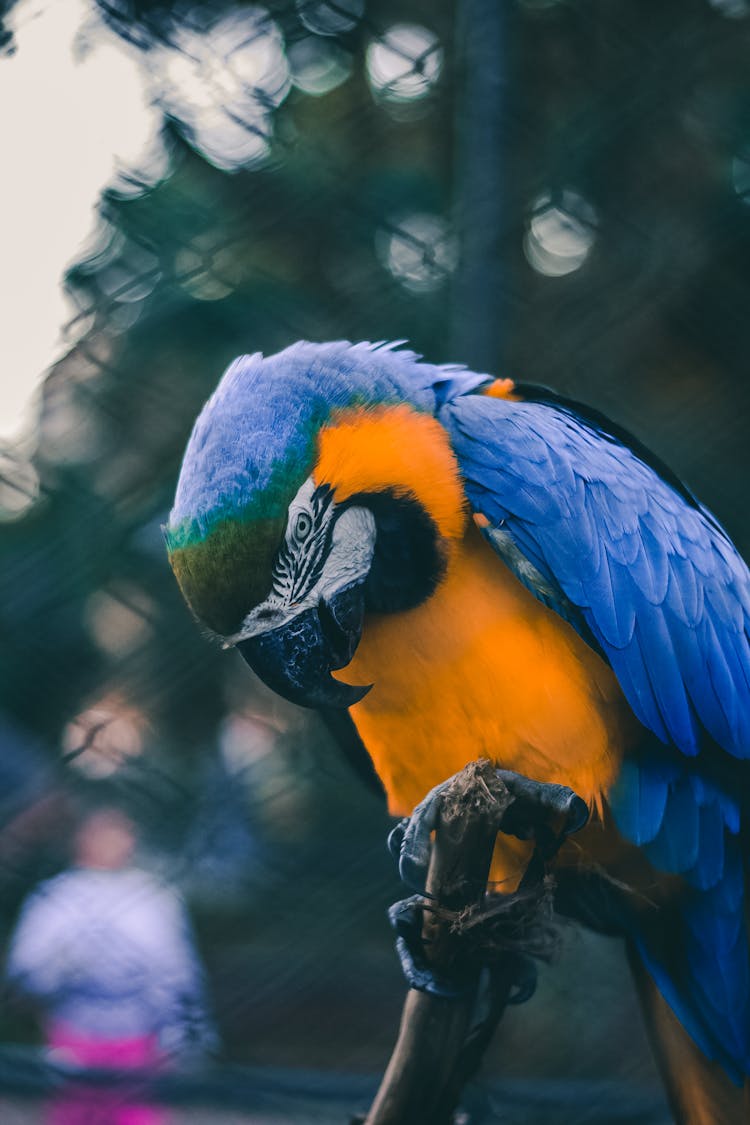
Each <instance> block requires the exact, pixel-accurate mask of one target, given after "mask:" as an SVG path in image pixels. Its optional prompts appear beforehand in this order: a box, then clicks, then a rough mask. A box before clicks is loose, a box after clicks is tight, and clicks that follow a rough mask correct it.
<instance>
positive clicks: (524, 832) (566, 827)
mask: <svg viewBox="0 0 750 1125" xmlns="http://www.w3.org/2000/svg"><path fill="white" fill-rule="evenodd" d="M497 774H498V776H499V778H500V780H501V781H502V782H503V784H504V785H505V786H506V788H507V789H508V792H509V793H510V795H511V797H512V798H513V800H512V801H511V803H510V804H509V806H508V808H507V809H506V811H505V813H504V815H503V819H502V821H501V822H500V828H499V831H500V832H504V833H506V834H507V835H509V836H516V837H518V839H520V840H531V839H533V840H534V841H535V845H536V848H535V857H536V858H537V859H539V860H541V862H542V863H543V864H544V863H548V862H549V861H550V860H551V859H553V858H554V856H555V855H556V853H557V851H558V850H559V848H560V847H561V845H562V844H563V843H564V842H565V840H566V839H567V838H568V836H570V835H571V834H572V833H574V832H578V831H580V829H581V828H583V827H584V825H585V824H586V823H587V821H588V818H589V810H588V806H587V804H586V802H585V801H584V800H583V799H582V798H581V797H579V796H578V794H577V793H574V792H573V790H572V789H569V788H568V786H567V785H553V784H550V783H545V782H541V781H532V780H531V779H530V778H528V777H524V776H523V775H522V774H519V773H514V772H513V771H512V770H501V769H498V770H497ZM452 782H453V779H452V778H449V780H448V781H444V782H442V783H441V784H440V785H436V786H435V788H434V789H431V790H430V792H429V793H428V794H427V796H426V797H425V798H424V799H423V800H422V801H420V803H419V804H418V805H417V807H416V808H415V810H414V812H413V813H412V815H411V816H410V817H405V818H404V819H403V820H401V821H399V823H398V824H397V825H396V827H395V828H394V829H393V830H392V831H391V833H390V835H389V836H388V848H389V850H390V852H391V855H392V856H393V858H394V859H395V860H396V862H397V863H398V871H399V875H400V877H401V881H402V882H403V883H405V884H406V886H407V887H409V888H410V889H411V890H413V891H416V892H417V894H419V895H423V896H425V897H429V896H428V895H425V883H426V881H427V870H428V867H429V864H430V837H431V835H432V833H433V832H434V830H435V828H436V827H437V822H438V817H439V813H440V801H441V797H442V794H443V793H444V792H445V790H446V789H447V788H448V787H449V786H450V785H451V784H452Z"/></svg>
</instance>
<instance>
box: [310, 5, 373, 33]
mask: <svg viewBox="0 0 750 1125" xmlns="http://www.w3.org/2000/svg"><path fill="white" fill-rule="evenodd" d="M296 7H297V15H298V16H299V18H300V20H301V21H302V23H303V24H304V25H305V27H306V28H307V30H308V31H312V32H314V33H315V34H316V35H343V34H344V32H346V31H351V30H352V29H353V28H355V27H356V26H357V24H358V23H359V21H360V20H361V19H362V16H363V15H364V13H365V0H297V4H296Z"/></svg>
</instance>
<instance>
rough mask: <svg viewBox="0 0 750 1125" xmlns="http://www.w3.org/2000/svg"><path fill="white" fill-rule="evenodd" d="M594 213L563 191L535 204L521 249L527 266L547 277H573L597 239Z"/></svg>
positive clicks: (545, 197)
mask: <svg viewBox="0 0 750 1125" xmlns="http://www.w3.org/2000/svg"><path fill="white" fill-rule="evenodd" d="M596 221H597V216H596V211H595V210H594V208H593V207H592V206H591V204H590V203H587V201H586V200H585V199H584V198H583V197H582V196H580V195H578V193H577V192H574V191H571V190H565V191H563V192H562V194H561V195H560V196H559V198H558V197H555V199H554V200H553V197H552V196H551V195H550V194H545V195H541V196H539V198H538V199H537V200H536V201H535V203H534V206H533V209H532V213H531V218H530V220H529V224H528V230H527V232H526V235H525V236H524V241H523V249H524V253H525V255H526V259H527V261H528V262H529V265H531V266H532V267H533V269H535V270H536V271H537V272H538V273H543V274H545V275H546V276H547V277H563V276H564V275H565V274H568V273H573V271H574V270H577V269H579V267H580V266H582V265H583V263H584V262H585V261H586V258H587V257H588V255H589V253H590V251H591V248H592V246H593V245H594V241H595V239H596Z"/></svg>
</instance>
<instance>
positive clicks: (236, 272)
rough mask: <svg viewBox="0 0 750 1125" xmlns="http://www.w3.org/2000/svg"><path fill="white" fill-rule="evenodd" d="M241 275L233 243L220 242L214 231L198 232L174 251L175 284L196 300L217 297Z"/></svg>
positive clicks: (216, 298)
mask: <svg viewBox="0 0 750 1125" xmlns="http://www.w3.org/2000/svg"><path fill="white" fill-rule="evenodd" d="M242 276H243V266H242V260H241V257H240V256H239V255H238V254H237V250H236V246H235V247H234V248H233V246H232V245H231V244H229V245H228V244H227V243H226V242H222V241H221V240H220V239H219V238H218V237H217V235H216V233H215V232H209V233H208V234H203V235H198V237H197V238H194V239H192V241H191V242H190V244H189V245H188V246H185V247H184V248H183V249H181V250H179V251H178V252H177V255H176V258H175V277H176V279H177V281H178V283H179V285H180V286H181V287H182V288H183V289H184V290H185V291H186V292H187V293H189V294H190V296H191V297H195V298H196V300H198V301H220V300H221V299H222V298H223V297H227V296H228V295H229V294H230V293H231V292H232V290H233V289H234V288H235V287H236V286H237V285H238V284H239V282H240V281H241V280H242Z"/></svg>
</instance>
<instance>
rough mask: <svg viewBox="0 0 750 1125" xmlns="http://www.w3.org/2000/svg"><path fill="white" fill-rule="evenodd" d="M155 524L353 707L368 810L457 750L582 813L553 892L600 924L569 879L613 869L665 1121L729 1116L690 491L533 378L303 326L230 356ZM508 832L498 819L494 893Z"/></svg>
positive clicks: (435, 772)
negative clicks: (562, 791)
mask: <svg viewBox="0 0 750 1125" xmlns="http://www.w3.org/2000/svg"><path fill="white" fill-rule="evenodd" d="M166 535H167V542H168V548H169V553H170V559H171V564H172V567H173V569H174V572H175V574H176V576H177V580H178V582H179V584H180V587H181V589H182V591H183V594H184V596H185V598H186V600H187V602H188V604H189V605H190V607H191V609H192V611H193V612H194V614H195V616H196V617H197V618H198V619H199V621H200V622H201V623H202V624H203V625H204V626H206V627H208V629H210V630H211V631H212V632H213V633H215V634H216V635H217V636H218V637H219V638H220V639H221V641H222V642H223V643H224V644H225V645H230V646H236V647H237V648H238V649H239V651H240V652H241V653H242V655H243V656H244V657H245V659H246V660H247V662H248V663H249V664H250V666H251V667H252V668H253V669H254V670H255V671H256V672H257V673H258V675H259V676H260V677H261V679H263V680H264V681H265V682H266V683H267V684H268V685H270V687H271V688H273V689H274V690H275V691H277V692H278V693H279V694H281V695H283V696H285V697H286V698H287V699H290V700H292V701H294V702H296V703H301V704H303V705H307V706H312V707H316V708H320V709H330V708H342V709H346V708H348V709H349V714H350V715H351V719H352V720H353V723H354V726H355V727H356V732H357V734H358V736H359V739H360V740H361V743H362V744H364V747H365V748H366V750H367V752H368V754H369V757H370V759H371V761H372V764H373V765H374V769H375V771H376V773H377V776H378V777H379V779H380V781H381V782H382V786H383V787H384V789H385V792H386V794H387V798H388V805H389V809H390V811H391V812H392V813H394V814H396V815H400V816H409V815H410V814H411V813H412V811H413V810H414V808H415V806H416V805H417V804H418V803H419V802H420V801H421V799H422V798H423V797H424V795H425V793H427V792H428V791H429V790H431V789H432V788H433V787H435V786H437V785H439V783H441V782H444V781H445V779H446V778H448V777H449V776H450V775H452V774H454V773H456V772H457V771H458V770H460V769H461V768H462V767H463V766H464V765H465V764H466V763H467V762H469V761H471V760H474V759H476V758H479V757H487V758H490V759H491V760H492V761H494V762H495V763H497V765H498V767H499V768H502V769H503V770H505V771H509V775H510V774H513V775H518V776H520V777H523V778H529V779H532V780H533V781H535V782H538V783H541V786H540V789H542V790H543V789H544V787H545V786H548V787H552V789H554V788H555V787H559V786H565V787H567V789H566V792H567V791H570V790H572V791H573V793H574V794H577V795H578V797H580V798H581V799H582V800H583V801H585V802H586V805H587V806H588V809H589V810H590V812H591V816H590V818H589V822H588V824H587V825H586V827H585V828H582V830H581V831H579V832H578V833H577V834H576V836H575V845H574V844H573V841H572V840H570V841H568V842H567V843H566V844H565V845H564V846H563V847H562V848H561V850H560V852H559V854H558V856H557V859H556V866H557V869H558V870H559V872H560V873H561V882H560V885H561V886H562V887H564V888H565V896H564V897H565V900H566V901H565V903H564V904H563V906H562V908H563V909H566V910H567V912H568V913H571V914H573V915H574V916H579V917H581V918H583V919H585V920H586V921H588V922H589V923H590V924H593V925H597V924H599V926H600V928H601V929H603V930H607V929H612V928H613V923H612V920H611V918H602V919H600V920H599V922H598V921H597V907H596V903H595V902H593V904H592V896H591V895H590V894H588V897H587V895H586V893H584V892H583V891H582V892H581V894H580V896H579V898H578V899H577V891H576V887H577V886H579V885H580V887H581V888H586V887H589V889H590V885H591V884H590V879H589V876H590V875H591V874H592V873H593V872H595V871H605V872H607V873H608V874H609V875H610V876H613V877H614V878H613V879H612V880H611V884H612V885H620V884H622V883H626V884H628V885H629V886H630V887H631V888H632V893H630V894H629V895H626V896H625V898H626V899H627V903H626V905H625V906H624V907H623V909H622V911H621V917H622V932H623V933H625V935H626V936H627V938H628V941H629V948H630V954H631V960H632V963H633V966H634V970H635V973H636V979H637V982H638V987H639V991H640V993H641V996H642V1000H643V1003H644V1010H645V1012H646V1016H647V1020H648V1023H649V1026H650V1029H651V1031H652V1033H653V1038H654V1042H655V1043H656V1045H657V1050H658V1053H659V1056H660V1061H661V1065H662V1069H663V1072H664V1074H665V1077H666V1080H667V1083H668V1088H669V1091H670V1094H671V1097H672V1100H673V1104H674V1106H675V1107H676V1112H677V1114H678V1116H679V1119H680V1120H682V1121H691V1122H692V1121H696V1122H709V1121H710V1122H712V1123H715V1122H721V1121H724V1120H727V1121H730V1120H731V1121H736V1120H739V1119H740V1118H739V1117H737V1116H736V1114H737V1113H740V1114H741V1113H742V1110H741V1109H739V1108H738V1107H739V1106H740V1105H741V1104H742V1103H741V1093H736V1092H735V1091H737V1090H739V1087H741V1085H742V1083H743V1081H744V1078H745V1076H746V1075H747V1074H748V1072H749V1071H750V978H749V975H748V973H749V968H750V965H749V959H748V931H747V921H746V898H745V880H746V874H747V869H748V848H749V846H750V844H749V841H748V836H747V830H748V825H749V824H750V820H749V819H748V815H747V812H748V795H749V793H750V790H748V767H747V759H748V757H750V643H749V632H750V575H749V574H748V570H747V568H746V566H745V564H744V563H743V561H742V559H741V558H740V556H739V555H738V553H737V551H736V549H735V548H734V546H733V545H732V543H731V541H730V540H729V538H728V536H727V534H726V532H725V531H724V529H723V528H722V527H721V525H720V524H719V523H718V522H717V520H716V519H715V518H714V516H713V515H712V514H711V513H710V512H709V511H707V510H706V508H704V507H703V506H702V505H701V504H700V503H699V502H698V501H697V500H696V499H695V498H694V497H693V495H692V494H691V493H690V492H689V491H688V490H687V488H686V487H685V486H684V485H683V484H682V483H681V482H680V481H679V480H678V479H677V478H676V477H675V476H674V475H673V474H672V473H671V472H670V471H669V470H668V469H667V468H666V467H665V466H664V465H663V464H662V463H661V462H660V461H658V460H657V458H655V457H654V456H653V455H652V454H651V453H650V452H649V451H648V450H646V449H645V448H644V447H643V446H642V445H641V444H640V443H639V442H638V441H637V440H636V439H634V438H633V437H632V436H631V435H629V434H627V433H625V432H624V431H623V430H621V429H620V428H619V427H617V426H616V425H614V424H613V423H611V422H610V421H609V420H607V419H606V418H604V417H603V416H601V415H599V414H597V413H596V412H594V411H592V410H590V409H587V408H585V407H583V406H581V405H580V404H577V403H573V402H571V401H569V400H566V399H563V398H561V397H559V396H557V395H556V394H554V393H552V392H551V391H549V390H546V389H543V388H539V387H536V386H531V385H525V384H519V383H513V382H512V381H511V380H509V379H493V378H491V377H489V376H486V375H482V374H475V373H474V372H471V371H468V370H465V369H464V368H461V367H456V366H442V367H441V366H433V365H431V364H428V363H424V362H421V361H420V357H418V356H416V355H414V354H413V353H412V352H409V351H406V350H399V346H398V345H371V344H357V345H351V344H349V343H346V342H344V343H331V344H312V343H299V344H295V345H294V346H292V347H290V348H287V349H286V350H285V351H282V352H280V353H279V354H278V355H275V356H270V357H267V358H264V357H263V356H261V355H253V356H242V357H240V358H239V359H237V360H235V362H234V363H233V364H232V365H231V366H230V367H229V369H228V370H227V372H226V374H225V375H224V377H223V378H222V380H221V382H220V384H219V386H218V388H217V390H216V391H215V393H214V395H213V396H212V398H211V399H210V400H209V401H208V403H207V404H206V406H205V407H204V409H203V412H202V413H201V415H200V417H199V419H198V421H197V422H196V425H195V428H194V430H193V434H192V436H191V438H190V442H189V444H188V447H187V451H186V453H185V458H184V462H183V466H182V471H181V475H180V480H179V484H178V487H177V495H176V498H175V503H174V508H173V510H172V513H171V515H170V519H169V525H168V528H167V532H166ZM333 673H335V675H333ZM370 685H372V686H371V687H370ZM552 789H551V790H550V791H552ZM556 791H557V790H556ZM416 835H418V833H417V834H416ZM410 839H411V840H412V843H413V842H414V839H415V833H411V836H410ZM422 843H424V840H423V841H422ZM530 846H531V845H530V844H529V843H528V842H524V841H520V840H515V839H513V838H512V837H509V836H508V835H503V836H501V837H500V838H499V841H498V846H497V850H496V853H495V858H494V861H493V871H492V879H493V882H495V883H497V884H498V885H499V886H500V887H502V888H512V887H513V886H514V885H515V884H517V882H518V879H519V877H520V875H521V873H522V872H523V870H524V869H525V865H526V863H527V862H528V857H529V849H530ZM403 859H404V860H405V861H406V863H407V866H408V861H409V859H410V857H409V856H408V855H407V856H405V857H403ZM411 859H413V860H414V862H415V863H419V862H420V861H421V860H420V856H419V855H418V854H416V853H415V855H414V856H412V857H411ZM594 898H595V896H594ZM577 902H578V905H576V904H577ZM608 911H609V912H610V913H611V911H610V908H609V907H607V909H606V910H603V913H604V914H607V912H608ZM618 917H620V915H619V914H618ZM614 928H616V927H614ZM738 1099H739V1100H738Z"/></svg>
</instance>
